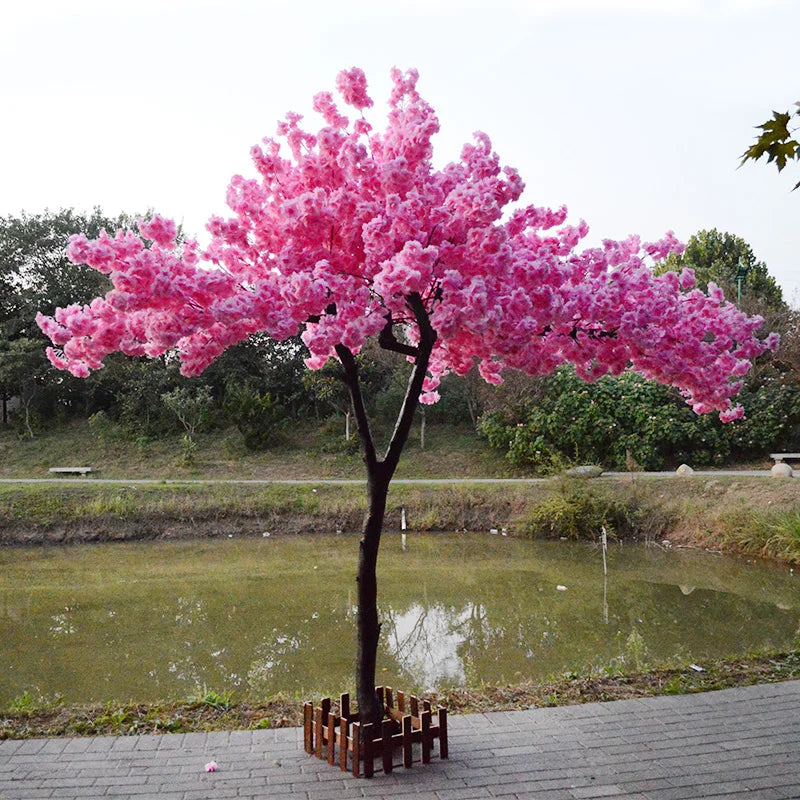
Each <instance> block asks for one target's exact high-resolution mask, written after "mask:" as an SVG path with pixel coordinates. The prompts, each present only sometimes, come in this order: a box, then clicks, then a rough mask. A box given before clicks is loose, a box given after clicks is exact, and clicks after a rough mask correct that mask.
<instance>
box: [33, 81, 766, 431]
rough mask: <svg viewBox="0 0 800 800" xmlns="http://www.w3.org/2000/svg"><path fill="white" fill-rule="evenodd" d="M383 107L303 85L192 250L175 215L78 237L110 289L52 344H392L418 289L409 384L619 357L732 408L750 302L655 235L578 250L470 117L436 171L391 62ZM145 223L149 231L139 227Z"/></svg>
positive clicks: (212, 348) (588, 365)
mask: <svg viewBox="0 0 800 800" xmlns="http://www.w3.org/2000/svg"><path fill="white" fill-rule="evenodd" d="M392 79H393V84H394V86H393V90H392V93H391V97H390V102H389V116H388V125H387V127H386V129H385V131H384V132H383V133H377V132H374V131H373V129H372V126H371V125H370V124H369V123H368V122H367V121H366V120H365V119H364V118H363V117H362V118H360V119H358V120H357V121H356V122H355V123H354V124H353V125H352V126H351V124H350V122H349V120H348V118H347V117H346V116H344V115H343V114H342V113H340V111H339V109H338V107H337V105H336V103H335V101H334V99H333V96H332V95H331V94H329V93H321V94H318V95H317V96H316V97H315V99H314V108H315V110H316V111H317V112H318V113H320V114H321V115H322V117H323V120H324V125H323V127H322V128H321V129H320V130H319V131H318V132H316V133H314V134H312V133H309V132H307V131H305V130H304V129H303V128H301V126H300V122H301V119H302V118H301V117H300V115H298V114H293V113H290V114H288V115H287V117H286V119H285V121H283V122H281V123H280V124H279V127H278V136H279V137H280V138H282V139H283V140H284V142H285V146H282V145H281V143H280V141H278V140H276V139H270V138H268V139H265V140H264V141H263V143H262V144H261V145H257V146H255V147H253V149H252V151H251V155H252V158H253V162H254V165H255V168H256V171H257V173H258V177H257V178H245V177H243V176H240V175H236V176H234V178H233V179H232V180H231V183H230V186H229V188H228V194H227V200H228V204H229V206H230V208H231V210H232V211H233V215H232V216H231V217H230V218H228V219H222V218H219V217H215V218H212V219H211V220H210V222H209V224H208V230H209V232H210V233H211V235H212V240H211V243H210V245H209V246H208V248H207V250H206V251H205V252H204V253H202V254H201V253H199V252H198V246H197V244H196V243H195V242H192V241H189V242H186V243H184V244H183V245H182V246H180V247H179V246H177V245H176V243H175V233H176V231H175V225H174V223H172V222H171V221H169V220H164V219H162V218H160V217H154V218H153V219H151V220H149V221H143V220H140V221H139V236H137V235H135V234H134V233H131V232H122V233H118V234H117V235H116V236H115V237H110V236H107V235H106V234H105V233H102V234H101V235H100V236H99V237H98V238H97V239H96V240H93V241H89V240H87V239H86V237H84V236H83V235H78V236H75V237H73V238H72V240H71V241H70V245H69V249H68V254H69V257H70V258H71V259H72V260H73V261H75V262H76V263H82V264H88V265H90V266H92V267H94V268H95V269H98V270H100V271H101V272H103V273H105V274H107V275H109V277H110V278H111V280H112V282H113V287H114V288H113V289H112V290H111V291H110V292H109V293H108V294H107V295H106V296H105V297H104V298H98V299H96V300H94V301H93V302H92V303H91V304H90V305H88V306H68V307H67V308H63V309H59V310H58V311H56V313H55V316H54V317H53V318H50V317H44V316H41V315H39V317H37V321H38V323H39V325H40V327H41V328H42V330H43V331H44V332H45V333H46V334H47V335H48V336H49V337H50V338H51V339H52V341H53V344H54V345H55V348H56V349H54V348H50V349H48V355H49V358H50V360H51V362H52V363H53V364H54V365H55V366H57V367H59V368H61V369H68V370H69V371H70V372H72V373H73V374H74V375H79V376H84V375H87V374H88V373H89V371H90V370H94V369H98V368H99V367H100V366H101V363H102V360H103V358H104V357H105V356H106V355H108V354H109V353H111V352H114V351H117V350H119V351H122V352H124V353H128V354H131V355H149V356H155V355H159V354H161V353H163V352H165V351H167V350H170V349H176V350H177V351H178V353H179V354H180V358H181V362H182V371H183V372H184V374H186V375H196V374H198V373H200V372H201V371H202V370H203V369H205V367H207V366H208V365H209V364H210V363H211V362H212V361H213V360H214V359H215V358H217V357H218V356H219V355H220V354H221V353H222V352H223V351H224V350H225V349H226V348H228V347H230V346H231V345H233V344H235V343H237V342H239V341H241V340H243V339H245V338H246V337H248V336H249V335H250V334H252V333H255V332H259V331H265V332H267V333H268V334H269V335H270V336H273V337H275V338H276V339H285V338H287V337H290V336H292V335H295V334H297V333H298V332H302V336H303V341H304V342H305V343H306V345H307V346H308V349H309V351H310V354H311V355H310V358H309V359H308V360H307V364H308V366H309V367H311V368H314V369H316V368H319V367H321V366H322V365H323V364H324V363H325V362H326V361H327V360H328V359H329V358H331V357H333V356H334V347H335V346H336V345H337V344H344V345H345V346H346V347H348V348H349V349H350V350H352V351H353V352H358V350H359V349H360V348H361V347H362V346H363V344H364V342H365V341H366V340H367V339H368V338H369V337H371V336H375V335H377V334H378V333H379V332H380V331H381V330H382V329H383V328H384V326H385V325H386V324H387V320H389V321H390V322H391V324H392V325H396V326H398V329H399V330H402V331H404V333H405V336H406V338H407V340H408V341H409V342H410V343H412V344H413V343H414V342H415V341H417V339H418V336H419V332H418V329H417V328H416V322H415V318H414V315H413V313H412V311H411V308H410V306H409V298H410V297H411V296H412V295H414V296H417V295H418V296H419V297H420V298H421V299H422V302H423V304H424V307H425V309H426V311H427V314H428V316H429V318H430V321H431V323H432V325H433V328H434V329H435V331H436V334H437V340H436V344H435V347H434V351H433V355H432V358H431V362H430V366H429V375H428V378H427V380H426V382H425V386H424V390H423V395H422V397H421V399H422V401H423V402H434V401H435V400H436V399H437V397H438V395H437V394H436V388H437V386H438V384H439V380H440V379H441V377H442V376H443V375H445V374H447V373H448V372H455V373H458V374H462V375H463V374H466V373H467V372H468V371H469V370H470V369H471V368H472V366H473V365H474V364H475V363H477V364H478V368H479V370H480V374H481V375H482V377H483V378H484V379H485V380H486V381H488V382H490V383H499V382H500V381H501V380H502V377H501V373H502V371H503V369H506V368H513V369H519V370H523V371H525V372H528V373H532V374H543V373H548V372H551V371H552V370H554V369H555V368H556V367H557V366H558V365H559V364H561V363H563V362H571V363H572V364H574V365H575V367H576V369H577V371H578V374H579V375H581V376H582V377H583V378H585V379H586V380H594V379H596V378H598V377H600V376H601V375H604V374H607V373H612V374H618V373H619V372H621V371H622V370H624V369H626V368H627V367H632V368H633V369H635V370H637V371H638V372H640V373H642V374H643V375H645V376H647V377H649V378H653V379H656V380H658V381H661V382H663V383H668V384H672V385H674V386H677V387H679V388H680V389H681V390H682V391H683V393H684V395H685V396H686V398H687V402H689V403H690V404H691V405H692V407H693V408H694V409H695V411H697V412H698V413H705V412H709V411H712V410H717V411H720V412H721V416H722V418H723V419H724V420H730V419H735V418H736V417H738V416H741V414H742V410H741V408H740V407H739V406H734V405H732V403H731V398H732V397H733V396H734V395H735V394H736V392H737V391H738V389H739V388H740V386H741V379H742V376H743V375H744V374H745V373H746V372H747V370H748V369H749V367H750V364H751V361H752V359H753V358H754V357H755V356H757V355H759V354H760V353H762V352H764V351H765V350H766V349H767V348H772V349H774V348H775V347H777V343H778V342H777V337H776V336H775V335H771V336H769V337H767V338H766V339H764V340H761V339H759V338H757V336H756V331H757V330H758V328H759V327H760V325H761V322H762V320H761V319H760V318H758V317H747V316H746V315H745V314H743V313H741V312H740V311H739V310H738V309H737V308H736V307H735V306H733V305H732V304H730V303H728V302H726V301H725V300H724V298H723V296H722V293H721V292H720V291H719V289H718V288H717V287H715V286H713V285H712V286H710V287H709V292H708V294H707V295H706V294H704V293H703V292H701V291H699V290H698V289H694V288H693V286H694V276H693V274H692V273H691V271H690V270H684V271H683V272H682V273H681V274H680V275H676V274H674V273H668V274H666V275H663V276H660V277H656V276H654V274H653V271H652V270H651V269H650V267H649V266H648V264H647V262H646V259H647V258H648V257H650V258H655V259H659V258H663V257H664V256H665V255H666V254H668V253H669V252H674V251H679V250H680V248H681V245H680V243H679V242H678V241H677V240H676V239H675V237H674V235H672V234H671V233H668V234H667V235H666V237H665V238H664V239H662V240H661V241H659V242H654V243H642V242H640V240H639V239H638V237H630V238H629V239H627V240H625V241H622V242H615V241H605V242H603V245H602V247H594V248H589V249H584V250H580V249H579V248H578V246H579V243H580V240H581V239H582V238H583V237H585V236H586V233H587V231H588V228H587V226H586V224H585V223H584V222H580V223H579V224H578V225H569V224H567V222H566V209H563V208H562V209H559V210H557V211H552V210H550V209H545V208H537V207H535V206H524V207H519V208H517V209H516V210H513V211H511V212H510V213H508V214H506V217H505V220H504V213H505V210H506V208H507V206H508V205H509V204H511V203H513V202H515V201H517V200H518V199H519V198H520V196H521V194H522V191H523V189H524V184H523V183H522V181H521V179H520V177H519V175H518V174H517V172H516V171H515V170H513V169H510V168H508V167H502V166H501V164H500V160H499V158H498V156H497V154H496V153H494V152H493V150H492V147H491V142H490V141H489V138H488V136H486V135H485V134H483V133H477V134H475V138H474V142H473V143H471V144H467V145H465V146H464V148H463V150H462V153H461V158H460V160H459V161H457V162H454V163H451V164H448V165H447V166H445V167H444V168H443V169H434V167H433V165H432V162H431V157H432V145H431V139H432V137H433V135H434V134H435V133H436V132H437V131H438V130H439V122H438V120H437V118H436V115H435V113H434V111H433V109H432V108H431V107H430V106H429V105H428V104H427V103H426V102H425V101H424V100H423V99H422V98H421V97H420V95H419V93H418V92H417V88H416V85H417V79H418V76H417V73H416V71H413V70H412V71H409V72H407V73H401V72H400V71H398V70H393V72H392ZM337 88H338V90H339V92H340V94H341V95H342V97H343V99H344V101H345V103H347V104H349V105H350V106H352V107H353V108H355V109H356V110H357V111H358V112H363V110H364V109H366V108H369V107H370V106H372V100H371V99H370V98H369V95H368V94H367V85H366V78H365V77H364V73H363V72H362V71H361V70H359V69H356V68H354V69H352V70H348V71H345V72H342V73H341V74H340V75H339V78H338V80H337ZM143 240H148V241H149V242H150V244H147V243H146V242H145V241H143Z"/></svg>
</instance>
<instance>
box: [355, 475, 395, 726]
mask: <svg viewBox="0 0 800 800" xmlns="http://www.w3.org/2000/svg"><path fill="white" fill-rule="evenodd" d="M370 472H371V473H373V472H374V473H375V474H370V476H369V479H368V482H367V491H368V496H369V510H368V511H367V514H366V517H365V518H364V526H363V528H362V532H361V542H360V545H359V557H358V576H357V578H356V580H357V581H358V622H357V630H358V649H357V655H356V695H357V697H358V710H359V714H360V716H361V720H362V721H365V722H372V723H373V724H376V725H378V724H380V720H381V718H382V717H383V709H382V708H381V707H380V706H379V705H378V701H377V698H376V697H375V669H376V661H377V653H378V640H379V638H380V632H381V625H380V622H378V580H377V572H376V568H377V564H378V548H379V547H380V543H381V531H382V530H383V519H384V515H385V513H386V497H387V495H388V492H389V479H390V476H389V475H388V474H385V470H384V469H382V468H381V465H380V464H378V465H375V469H374V470H370Z"/></svg>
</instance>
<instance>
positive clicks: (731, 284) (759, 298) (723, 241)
mask: <svg viewBox="0 0 800 800" xmlns="http://www.w3.org/2000/svg"><path fill="white" fill-rule="evenodd" d="M684 267H688V268H689V269H692V270H694V274H695V280H696V281H697V286H698V287H699V288H700V289H702V290H703V291H707V289H708V284H709V283H711V282H714V283H715V284H716V285H717V286H719V287H720V288H721V289H722V290H723V292H724V293H725V296H726V297H730V298H732V299H733V298H736V297H737V293H738V289H739V281H738V280H737V276H738V275H739V274H740V269H741V268H742V267H743V268H744V270H745V272H746V276H745V278H744V280H742V281H741V290H742V302H741V305H742V309H743V310H745V311H747V312H748V313H750V314H756V313H757V314H762V315H764V314H768V313H770V312H780V311H785V310H786V302H785V301H784V299H783V292H782V291H781V287H780V286H778V284H777V283H776V282H775V278H773V277H772V276H771V275H770V274H769V271H768V269H767V265H766V264H765V263H764V262H763V261H759V260H758V259H757V258H756V256H755V254H754V253H753V249H752V247H750V245H749V244H748V243H747V242H746V241H745V240H744V239H742V238H741V237H739V236H735V235H734V234H732V233H720V232H719V231H718V230H716V229H712V230H710V231H705V230H703V231H698V232H697V233H695V234H693V235H692V236H691V238H690V239H689V241H688V242H687V243H686V249H685V250H684V251H683V253H673V254H671V255H669V256H668V257H667V258H666V259H665V261H664V262H663V263H662V264H659V265H658V266H657V267H656V272H657V273H658V274H663V273H665V272H668V271H672V272H675V271H677V270H681V269H683V268H684Z"/></svg>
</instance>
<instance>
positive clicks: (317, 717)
mask: <svg viewBox="0 0 800 800" xmlns="http://www.w3.org/2000/svg"><path fill="white" fill-rule="evenodd" d="M314 755H315V756H316V757H317V758H322V709H321V708H315V709H314Z"/></svg>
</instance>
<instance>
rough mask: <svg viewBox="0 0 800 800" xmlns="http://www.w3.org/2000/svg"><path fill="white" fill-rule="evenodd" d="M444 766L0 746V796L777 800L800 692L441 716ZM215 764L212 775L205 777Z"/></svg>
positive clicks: (179, 744) (249, 738) (255, 751)
mask: <svg viewBox="0 0 800 800" xmlns="http://www.w3.org/2000/svg"><path fill="white" fill-rule="evenodd" d="M450 739H451V745H450V750H451V753H452V754H453V758H452V759H451V760H449V761H439V760H436V759H434V761H433V763H432V764H431V765H430V766H422V765H419V764H415V766H414V768H413V769H410V770H405V769H398V770H395V771H394V772H393V773H392V774H391V775H383V774H382V773H378V774H377V775H376V777H375V778H373V779H372V780H358V779H355V778H353V777H352V776H351V775H349V774H346V773H342V772H340V771H339V770H338V769H337V768H333V767H330V766H329V765H328V764H326V763H325V762H322V761H319V760H318V759H315V758H312V757H309V756H307V755H306V754H305V753H304V752H303V751H302V732H301V731H299V730H297V729H275V730H268V731H232V732H224V733H208V734H206V733H201V734H160V735H143V736H130V737H120V738H114V737H97V738H94V739H92V738H89V737H87V738H74V739H34V740H25V741H8V740H7V741H0V797H2V798H3V800H6V798H8V800H28V799H29V798H30V799H31V800H40V799H41V800H44V799H45V798H52V797H59V798H66V799H67V800H89V799H90V798H93V797H109V798H116V800H124V799H125V798H128V800H148V798H155V797H158V798H160V800H195V798H197V800H200V798H203V799H204V800H205V798H215V800H216V799H217V798H219V800H223V799H224V798H228V797H231V798H232V797H238V798H253V800H255V798H264V797H269V798H271V800H275V798H294V800H327V798H329V797H331V798H333V797H335V798H337V800H366V799H368V798H374V799H375V800H388V798H391V799H392V800H402V799H405V800H412V798H413V800H427V799H428V798H429V799H430V800H468V799H469V798H473V797H474V798H476V800H477V799H478V798H485V797H490V796H492V797H506V798H526V797H527V798H536V799H537V800H591V799H592V798H598V799H600V798H604V797H608V798H612V799H613V798H624V799H625V800H683V798H687V800H688V799H691V800H698V799H699V798H703V800H710V799H711V798H718V799H719V800H739V799H740V798H741V800H744V798H747V800H788V798H800V769H798V768H797V764H798V762H799V761H800V681H794V682H788V683H783V684H774V685H769V686H766V687H763V686H755V687H746V688H742V689H732V690H724V691H721V692H710V693H706V694H702V695H686V696H675V697H664V698H648V699H640V700H624V701H617V702H610V703H602V704H587V705H583V706H573V707H566V708H548V709H532V710H528V711H519V712H500V713H497V714H475V715H469V716H462V717H459V716H452V717H451V724H450ZM212 759H213V760H215V761H217V763H218V764H220V770H219V772H216V773H213V774H210V773H206V772H205V771H204V765H205V764H206V763H207V762H208V761H211V760H212Z"/></svg>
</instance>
